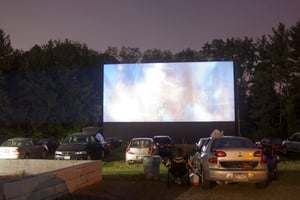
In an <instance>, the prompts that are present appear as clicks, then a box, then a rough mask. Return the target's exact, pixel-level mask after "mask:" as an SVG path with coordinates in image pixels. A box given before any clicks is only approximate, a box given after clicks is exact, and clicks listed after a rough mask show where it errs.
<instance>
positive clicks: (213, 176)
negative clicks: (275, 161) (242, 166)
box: [205, 169, 268, 183]
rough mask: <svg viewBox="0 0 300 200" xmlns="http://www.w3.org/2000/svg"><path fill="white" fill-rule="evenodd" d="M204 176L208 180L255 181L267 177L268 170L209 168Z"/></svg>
mask: <svg viewBox="0 0 300 200" xmlns="http://www.w3.org/2000/svg"><path fill="white" fill-rule="evenodd" d="M205 178H206V179H207V180H210V181H224V182H249V183H257V182H263V181H266V180H267V179H268V170H267V169H263V170H252V171H242V170H241V171H228V170H226V171H225V170H216V169H213V170H212V169H211V170H208V171H207V172H206V173H205Z"/></svg>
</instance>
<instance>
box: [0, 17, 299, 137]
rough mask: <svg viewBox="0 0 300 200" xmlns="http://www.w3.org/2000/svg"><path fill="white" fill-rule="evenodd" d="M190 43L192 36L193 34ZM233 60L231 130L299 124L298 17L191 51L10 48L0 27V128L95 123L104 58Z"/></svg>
mask: <svg viewBox="0 0 300 200" xmlns="http://www.w3.org/2000/svg"><path fill="white" fill-rule="evenodd" d="M195 42H197V41H195ZM207 60H210V61H211V60H233V61H234V63H235V76H236V77H235V81H236V104H237V106H236V107H237V123H238V127H239V134H241V135H243V136H247V137H250V138H252V139H259V138H261V137H264V136H274V137H281V138H286V137H288V136H289V135H291V134H292V133H293V132H295V131H298V130H299V129H300V125H299V124H300V105H299V104H300V90H299V88H300V78H299V76H300V71H299V69H300V21H298V22H297V23H296V24H295V25H293V26H291V27H289V28H287V27H286V26H285V25H284V24H282V23H279V24H278V26H277V27H276V28H273V29H272V33H271V34H270V35H262V36H261V37H260V38H256V39H253V38H249V37H244V38H228V39H225V40H222V39H215V40H212V41H211V42H207V43H205V44H204V45H203V46H202V47H200V48H199V50H194V49H190V48H187V49H184V50H182V51H180V52H177V53H174V52H172V51H170V50H166V51H162V50H160V49H149V50H146V51H144V52H141V50H140V49H139V48H132V47H125V46H123V47H121V48H120V49H118V48H117V47H111V46H109V47H108V48H107V49H106V50H105V51H104V52H97V51H95V50H92V49H89V48H88V47H87V45H86V44H81V43H79V42H74V41H70V40H68V39H65V40H49V41H48V42H47V43H46V44H44V45H41V46H39V45H35V46H33V47H32V48H31V49H30V50H28V51H23V50H19V49H14V48H13V47H12V45H11V41H10V37H9V35H8V34H6V33H5V32H4V30H2V29H0V96H1V98H0V135H7V136H8V137H13V136H33V137H49V136H53V137H58V138H62V137H64V136H66V135H67V134H69V133H72V132H79V131H81V129H82V128H83V127H86V126H101V124H102V122H101V119H102V95H103V94H102V66H103V64H104V63H137V62H147V63H149V62H182V61H207Z"/></svg>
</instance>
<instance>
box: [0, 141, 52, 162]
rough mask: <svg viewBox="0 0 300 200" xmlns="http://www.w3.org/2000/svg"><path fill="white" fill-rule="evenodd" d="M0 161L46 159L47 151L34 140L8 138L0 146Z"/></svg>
mask: <svg viewBox="0 0 300 200" xmlns="http://www.w3.org/2000/svg"><path fill="white" fill-rule="evenodd" d="M0 158H1V159H25V158H43V159H45V158H47V149H45V147H44V145H42V144H39V143H38V142H37V141H36V140H35V139H34V138H21V137H17V138H10V139H8V140H6V141H5V142H3V143H2V144H1V146H0Z"/></svg>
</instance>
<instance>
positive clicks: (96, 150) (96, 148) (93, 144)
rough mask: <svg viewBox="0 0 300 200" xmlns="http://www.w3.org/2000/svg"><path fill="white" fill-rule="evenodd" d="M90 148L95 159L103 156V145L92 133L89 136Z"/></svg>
mask: <svg viewBox="0 0 300 200" xmlns="http://www.w3.org/2000/svg"><path fill="white" fill-rule="evenodd" d="M88 149H89V150H88V151H89V152H90V155H91V157H92V158H93V159H100V158H101V145H100V143H99V142H97V141H96V139H95V137H94V136H92V135H91V136H89V137H88Z"/></svg>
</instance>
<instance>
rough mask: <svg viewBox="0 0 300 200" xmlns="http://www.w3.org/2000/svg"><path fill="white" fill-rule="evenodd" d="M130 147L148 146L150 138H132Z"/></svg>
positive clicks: (149, 145)
mask: <svg viewBox="0 0 300 200" xmlns="http://www.w3.org/2000/svg"><path fill="white" fill-rule="evenodd" d="M130 147H134V148H150V147H151V141H150V140H133V141H131V144H130Z"/></svg>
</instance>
